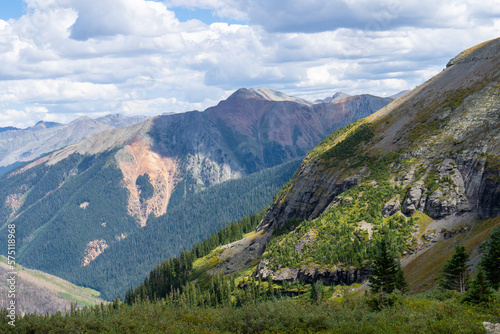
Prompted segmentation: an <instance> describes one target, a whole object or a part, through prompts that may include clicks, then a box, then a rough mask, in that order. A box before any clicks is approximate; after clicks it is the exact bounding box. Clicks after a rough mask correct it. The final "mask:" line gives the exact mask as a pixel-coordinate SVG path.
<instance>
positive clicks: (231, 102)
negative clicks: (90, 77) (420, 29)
mask: <svg viewBox="0 0 500 334" xmlns="http://www.w3.org/2000/svg"><path fill="white" fill-rule="evenodd" d="M391 101H392V99H390V98H380V97H375V96H371V95H359V96H349V97H346V98H344V99H341V100H338V101H334V102H331V103H311V102H308V101H306V100H303V99H300V98H296V97H292V96H288V95H286V94H283V93H281V92H276V91H272V90H269V89H266V88H262V89H257V90H255V89H239V90H237V91H236V92H234V93H233V94H232V95H231V96H229V97H228V98H227V99H226V100H223V101H221V102H220V103H219V104H218V105H217V106H214V107H211V108H208V109H207V110H205V111H203V112H199V111H190V112H186V113H181V114H167V115H162V116H157V117H153V118H149V119H147V120H145V121H143V122H139V123H135V122H134V123H135V124H133V125H130V126H126V127H117V128H113V129H109V130H105V131H100V132H97V133H95V134H93V135H91V136H89V137H87V138H85V139H84V140H82V141H80V142H78V143H76V144H73V145H70V146H67V147H65V148H62V149H59V150H57V151H55V152H53V153H49V154H46V155H45V156H43V157H42V158H39V159H36V160H35V161H33V162H30V163H27V164H24V165H23V166H19V167H17V168H14V169H13V170H12V171H9V172H8V173H6V174H5V175H4V176H3V177H2V179H0V203H3V205H2V207H1V208H0V220H1V221H2V222H4V224H2V230H3V229H5V228H6V223H14V224H15V225H16V233H17V234H16V235H17V239H16V240H17V247H18V260H19V262H20V263H21V264H23V265H25V266H27V267H29V268H34V269H39V270H43V271H45V272H48V273H50V274H54V275H57V276H60V277H62V278H65V279H68V280H70V281H71V282H73V283H77V284H79V285H84V286H88V287H92V288H94V289H96V290H98V291H100V292H101V293H102V294H103V297H104V298H108V299H112V298H114V297H115V296H116V295H119V294H123V293H124V292H125V291H126V289H128V288H129V287H130V285H132V284H138V283H139V282H140V281H141V280H142V278H143V277H144V276H145V275H146V274H147V273H148V272H149V270H150V269H151V268H152V267H153V266H154V265H155V264H157V263H159V262H160V261H161V260H162V259H164V258H166V257H169V256H173V255H176V254H179V253H180V251H182V250H183V249H186V248H189V247H191V246H192V245H193V244H195V243H196V242H198V241H200V240H202V239H204V238H205V237H207V236H209V235H210V234H211V233H214V232H216V231H217V230H218V229H219V228H221V227H223V226H224V225H226V224H227V223H229V222H231V221H233V220H236V219H239V218H241V217H243V216H245V215H250V214H252V213H254V212H257V211H260V210H261V209H262V208H263V207H265V206H266V205H268V204H269V203H270V202H271V200H272V196H273V194H275V193H276V191H277V190H278V189H279V188H280V187H281V185H282V184H283V183H285V182H286V181H287V180H288V179H289V177H290V176H291V175H292V174H293V172H294V170H295V169H296V167H297V165H298V162H299V161H300V160H297V159H298V158H302V157H303V156H304V155H305V154H306V153H307V152H308V151H309V150H310V149H312V148H313V147H314V146H315V145H316V144H318V143H319V142H320V141H321V140H322V139H324V138H325V137H326V136H327V135H328V134H329V133H331V132H332V131H334V130H336V129H338V128H340V127H341V126H344V125H346V124H349V123H351V122H353V121H355V120H357V119H359V118H363V117H366V116H368V115H370V114H372V113H374V112H375V111H377V110H378V109H380V108H382V107H384V106H385V105H387V104H388V103H389V102H391ZM87 122H90V120H87ZM99 124H101V123H99ZM42 125H43V124H42ZM106 125H107V126H110V127H111V126H115V125H117V123H116V122H112V121H111V120H109V122H107V124H106ZM48 127H49V128H50V130H51V129H57V128H59V127H60V126H59V125H51V126H48ZM65 129H67V127H65ZM30 131H33V129H31V130H30ZM4 133H5V134H7V135H8V134H9V131H7V132H4ZM4 133H2V134H4ZM2 235H5V234H2ZM54 235H57V238H53V236H54Z"/></svg>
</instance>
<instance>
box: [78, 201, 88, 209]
mask: <svg viewBox="0 0 500 334" xmlns="http://www.w3.org/2000/svg"><path fill="white" fill-rule="evenodd" d="M89 204H90V203H89V202H83V203H81V204H80V209H83V210H85V209H86V208H87V207H88V206H89Z"/></svg>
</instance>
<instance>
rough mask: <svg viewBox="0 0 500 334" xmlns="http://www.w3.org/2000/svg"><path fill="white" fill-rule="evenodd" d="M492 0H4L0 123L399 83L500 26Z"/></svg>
mask: <svg viewBox="0 0 500 334" xmlns="http://www.w3.org/2000/svg"><path fill="white" fill-rule="evenodd" d="M499 35H500V0H454V1H449V0H440V1H436V0H406V1H398V0H375V1H374V0H300V1H296V0H286V1H285V0H272V1H270V0H165V1H160V0H157V1H144V0H86V1H81V0H3V1H2V2H1V4H0V127H3V126H16V127H20V128H24V127H28V126H32V125H34V124H35V123H36V122H37V121H39V120H44V121H53V122H62V123H68V122H71V121H72V120H74V119H76V118H78V117H80V116H89V117H99V116H103V115H106V114H110V113H121V114H124V115H147V116H154V115H159V114H162V113H170V112H183V111H188V110H204V109H206V108H207V107H209V106H213V105H216V104H217V103H218V101H220V100H221V99H225V98H227V97H228V96H229V95H230V94H231V93H232V92H234V91H235V90H237V89H239V88H242V87H246V88H260V87H268V88H270V89H274V90H278V91H282V92H284V93H286V94H289V95H294V96H298V97H302V98H305V99H308V100H314V99H317V98H325V97H327V96H331V95H333V94H334V93H335V92H338V91H342V92H346V93H348V94H362V93H368V94H373V95H379V96H389V95H392V94H395V93H397V92H399V91H401V90H406V89H412V88H414V87H415V86H417V85H419V84H421V83H423V82H424V81H426V80H427V79H429V78H430V77H432V76H433V75H435V74H437V73H438V72H440V71H441V70H442V69H443V68H445V66H446V63H447V62H448V60H449V59H451V58H452V57H454V56H455V55H457V54H458V53H459V52H461V51H462V50H464V49H466V48H468V47H471V46H474V45H476V44H479V43H481V42H483V41H486V40H489V39H493V38H496V37H500V36H499Z"/></svg>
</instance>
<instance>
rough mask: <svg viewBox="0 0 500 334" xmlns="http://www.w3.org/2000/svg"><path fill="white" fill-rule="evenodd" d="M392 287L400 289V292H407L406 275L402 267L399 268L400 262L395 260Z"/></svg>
mask: <svg viewBox="0 0 500 334" xmlns="http://www.w3.org/2000/svg"><path fill="white" fill-rule="evenodd" d="M395 278H396V279H395V282H394V287H395V288H396V289H398V290H399V291H401V292H402V293H407V292H408V282H406V277H405V273H404V271H403V269H402V268H401V263H399V262H396V277H395Z"/></svg>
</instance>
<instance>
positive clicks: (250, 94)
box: [227, 87, 313, 105]
mask: <svg viewBox="0 0 500 334" xmlns="http://www.w3.org/2000/svg"><path fill="white" fill-rule="evenodd" d="M227 99H228V100H232V99H261V100H266V101H274V102H284V101H290V102H296V103H301V104H305V105H312V104H313V103H311V102H309V101H307V100H304V99H301V98H299V97H295V96H290V95H287V94H285V93H283V92H279V91H276V90H272V89H269V88H267V87H261V88H259V89H253V88H250V89H247V88H240V89H238V90H237V91H236V92H234V93H233V94H231V96H229V97H228V98H227Z"/></svg>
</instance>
